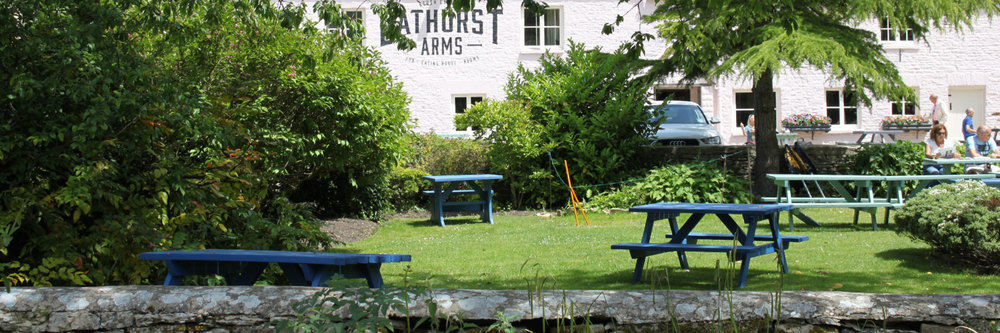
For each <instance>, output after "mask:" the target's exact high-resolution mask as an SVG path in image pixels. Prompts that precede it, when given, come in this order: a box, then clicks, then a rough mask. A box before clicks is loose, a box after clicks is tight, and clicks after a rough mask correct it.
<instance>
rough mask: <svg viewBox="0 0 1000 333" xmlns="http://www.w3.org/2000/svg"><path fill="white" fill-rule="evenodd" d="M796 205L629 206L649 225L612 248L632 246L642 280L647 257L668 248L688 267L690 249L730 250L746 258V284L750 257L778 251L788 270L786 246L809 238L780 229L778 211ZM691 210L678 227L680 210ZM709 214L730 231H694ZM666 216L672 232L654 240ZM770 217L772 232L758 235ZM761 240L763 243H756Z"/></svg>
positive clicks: (637, 274)
mask: <svg viewBox="0 0 1000 333" xmlns="http://www.w3.org/2000/svg"><path fill="white" fill-rule="evenodd" d="M790 209H792V205H780V204H765V205H760V204H726V203H663V202H661V203H654V204H648V205H642V206H635V207H632V208H629V211H630V212H641V213H646V226H645V228H643V231H642V240H641V242H640V243H619V244H615V245H612V246H611V248H612V249H622V250H629V253H630V254H631V256H632V258H633V259H635V260H636V262H635V271H634V273H633V275H632V281H633V282H639V280H640V279H641V278H642V269H643V265H644V264H645V261H646V257H648V256H651V255H656V254H660V253H665V252H674V251H676V252H677V257H678V259H679V260H680V265H681V267H682V268H685V269H687V268H688V263H687V254H686V252H726V253H729V254H730V258H731V259H732V260H740V261H742V263H741V265H740V275H739V281H738V282H737V287H744V286H746V280H747V272H748V271H749V269H750V258H753V257H756V256H760V255H764V254H768V253H775V252H777V254H778V259H779V260H780V262H781V269H782V270H783V271H784V272H785V273H788V263H787V262H786V260H785V251H784V250H785V249H786V248H788V245H789V242H803V241H806V240H809V237H806V236H788V235H782V234H781V233H780V232H779V231H778V216H777V213H778V212H781V211H786V210H790ZM683 213H688V214H691V215H690V216H689V217H688V219H687V221H686V222H684V225H683V226H681V227H680V228H678V227H677V216H678V215H679V214H683ZM705 214H715V215H716V216H718V218H719V220H720V221H721V222H722V224H723V225H725V226H726V228H727V229H729V231H730V233H718V234H716V233H692V232H691V231H692V230H693V229H694V227H695V226H696V225H697V224H698V223H699V222H701V221H702V220H703V217H705ZM732 215H738V216H742V217H743V224H745V225H746V231H744V230H743V228H742V227H740V225H739V224H737V223H736V221H735V220H734V219H733V217H732ZM662 219H668V220H669V221H670V232H671V233H669V234H667V235H666V236H667V238H668V239H669V240H670V241H669V242H667V243H650V238H651V237H652V234H653V224H654V222H656V221H658V220H662ZM762 219H766V220H768V229H770V231H771V232H770V235H757V222H758V221H760V220H762ZM700 239H707V240H731V241H732V240H735V241H736V242H737V244H736V245H706V244H698V240H700ZM755 241H760V243H755Z"/></svg>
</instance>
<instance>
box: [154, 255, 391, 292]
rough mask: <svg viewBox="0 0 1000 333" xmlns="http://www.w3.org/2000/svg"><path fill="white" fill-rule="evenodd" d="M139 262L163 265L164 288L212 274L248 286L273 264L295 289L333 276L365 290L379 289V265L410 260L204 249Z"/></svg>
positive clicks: (380, 279)
mask: <svg viewBox="0 0 1000 333" xmlns="http://www.w3.org/2000/svg"><path fill="white" fill-rule="evenodd" d="M139 259H142V260H164V261H166V262H167V279H166V280H164V281H163V285H165V286H179V285H181V279H182V278H183V277H185V276H192V275H212V274H219V275H222V276H223V277H225V278H226V283H228V284H229V285H235V286H249V285H253V282H254V281H256V280H257V277H258V276H260V273H261V272H263V271H264V267H266V266H267V264H268V263H277V264H278V266H280V267H281V270H282V272H284V273H285V277H286V278H288V281H289V282H290V283H291V284H292V285H296V286H313V287H318V286H322V285H324V284H326V282H327V281H328V280H330V277H332V276H333V275H334V274H342V275H344V277H347V278H365V280H366V281H367V282H368V287H370V288H381V287H382V273H381V272H380V268H381V266H382V264H383V263H390V262H401V261H410V255H406V254H360V253H317V252H292V251H262V250H220V249H208V250H200V251H159V252H143V253H141V254H139Z"/></svg>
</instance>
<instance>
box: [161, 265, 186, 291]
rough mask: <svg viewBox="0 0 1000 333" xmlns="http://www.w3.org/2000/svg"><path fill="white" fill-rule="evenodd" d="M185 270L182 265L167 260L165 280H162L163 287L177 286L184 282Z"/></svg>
mask: <svg viewBox="0 0 1000 333" xmlns="http://www.w3.org/2000/svg"><path fill="white" fill-rule="evenodd" d="M186 271H187V269H186V268H185V267H184V264H183V263H178V262H176V261H173V260H167V279H166V280H163V285H164V286H179V285H181V283H182V282H183V280H184V276H185V275H187V274H185V272H186Z"/></svg>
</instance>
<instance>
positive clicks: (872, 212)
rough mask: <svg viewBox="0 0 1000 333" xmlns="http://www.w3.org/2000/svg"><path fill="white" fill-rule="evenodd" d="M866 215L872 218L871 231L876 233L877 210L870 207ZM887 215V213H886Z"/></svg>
mask: <svg viewBox="0 0 1000 333" xmlns="http://www.w3.org/2000/svg"><path fill="white" fill-rule="evenodd" d="M886 209H888V208H886ZM867 213H868V215H871V217H872V230H874V231H878V208H875V207H872V208H869V209H868V211H867ZM886 214H888V213H886Z"/></svg>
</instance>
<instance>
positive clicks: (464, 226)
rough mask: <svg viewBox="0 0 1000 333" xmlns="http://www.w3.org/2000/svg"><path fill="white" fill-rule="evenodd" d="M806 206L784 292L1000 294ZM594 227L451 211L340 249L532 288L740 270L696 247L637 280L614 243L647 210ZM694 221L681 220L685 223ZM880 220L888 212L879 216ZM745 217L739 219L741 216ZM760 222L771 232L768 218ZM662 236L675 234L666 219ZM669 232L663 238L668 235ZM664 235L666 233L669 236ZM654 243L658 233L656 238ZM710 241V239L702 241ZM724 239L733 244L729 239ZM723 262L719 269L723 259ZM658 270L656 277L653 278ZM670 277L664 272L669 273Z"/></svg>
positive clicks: (708, 224)
mask: <svg viewBox="0 0 1000 333" xmlns="http://www.w3.org/2000/svg"><path fill="white" fill-rule="evenodd" d="M806 213H807V214H809V215H810V216H812V217H813V218H815V219H816V220H817V221H819V222H820V223H821V224H822V225H823V227H807V226H805V225H804V224H803V223H801V222H796V230H795V232H787V222H786V220H785V219H786V218H787V214H783V215H782V220H781V222H782V231H784V232H787V234H791V235H804V236H809V241H807V242H803V243H792V244H791V246H790V247H789V249H788V251H787V252H786V256H787V259H788V268H789V272H790V274H787V275H785V276H784V286H783V290H838V291H854V292H876V293H878V292H887V293H996V292H998V290H1000V276H997V275H979V274H977V273H976V272H974V271H973V270H971V269H967V268H965V267H962V266H960V265H957V264H954V263H953V261H952V260H949V259H946V258H941V257H938V256H936V255H935V254H934V253H933V252H932V251H931V250H930V248H929V247H928V246H927V245H925V244H923V243H920V242H917V241H913V240H911V239H909V238H907V237H906V236H903V235H899V234H896V232H895V231H893V229H894V225H892V224H890V225H889V226H885V225H882V226H880V230H879V231H872V230H871V224H870V223H866V221H867V218H866V215H865V214H862V217H861V219H862V222H861V223H860V224H858V225H853V224H852V223H851V218H852V214H853V213H852V211H851V210H849V209H809V210H806ZM588 216H589V217H590V222H591V225H590V226H586V225H583V219H582V218H581V226H579V227H577V226H576V222H575V221H574V218H573V215H572V214H570V215H568V216H555V217H541V216H508V215H503V214H496V215H495V216H494V219H495V223H496V224H494V225H489V224H485V223H481V222H479V221H478V219H477V218H475V217H472V216H470V217H452V218H449V219H446V220H445V223H447V224H448V225H447V226H446V227H440V226H437V225H436V224H432V223H431V222H430V221H429V220H428V218H419V219H394V220H391V221H389V222H388V223H385V224H383V225H381V226H380V228H379V230H378V232H377V233H376V234H375V235H374V236H372V237H370V238H368V239H366V240H363V241H361V242H358V243H353V244H348V245H344V246H341V247H339V248H338V251H342V252H360V253H397V254H410V255H413V261H412V262H410V263H409V265H410V266H412V270H413V272H412V273H411V274H410V276H411V278H413V279H414V280H415V281H416V284H418V285H424V286H427V287H431V288H473V289H526V288H528V287H527V286H528V283H532V282H536V281H544V283H545V284H546V289H554V290H559V289H648V288H651V286H653V285H657V288H660V289H663V288H666V287H665V285H666V283H667V282H669V284H670V288H671V289H702V290H718V289H720V287H719V286H718V283H717V282H716V280H717V279H716V276H717V275H722V276H726V275H729V276H734V275H735V273H734V271H738V270H739V265H738V263H737V264H736V265H735V267H733V268H730V267H731V265H730V264H729V262H728V260H727V259H726V255H725V254H722V253H704V252H695V253H690V252H689V254H688V262H689V263H690V266H691V269H690V271H687V270H682V269H680V266H679V264H678V262H677V255H676V254H674V253H664V254H661V255H656V256H653V257H650V258H648V259H647V260H646V274H645V276H646V280H647V282H644V283H637V284H634V283H631V278H632V270H633V268H634V265H635V260H633V259H631V258H630V257H629V254H628V251H625V250H611V245H612V244H615V243H621V242H638V241H639V240H640V238H641V236H642V228H643V224H644V222H645V214H632V213H612V214H599V213H591V214H588ZM686 218H687V216H686V215H682V216H681V217H680V220H679V221H680V222H682V223H683V221H684V220H685V219H686ZM705 218H706V219H707V220H705V221H702V222H701V223H699V224H698V227H697V228H695V230H694V231H695V232H724V231H725V227H724V226H723V225H722V223H721V222H718V219H717V218H715V216H706V217H705ZM879 218H880V219H881V218H882V216H881V212H880V215H879ZM738 222H741V221H739V220H738ZM761 223H762V224H761V225H760V227H759V228H758V229H759V230H762V232H765V233H766V227H765V226H764V224H763V223H764V222H761ZM653 231H654V232H653V234H654V237H655V236H656V235H662V234H664V233H666V232H668V231H669V226H668V225H667V223H666V221H658V222H657V224H656V226H655V228H654V230H653ZM661 237H662V236H661ZM661 239H662V238H661ZM654 241H657V240H655V238H654ZM702 243H708V241H702ZM723 243H725V242H723ZM717 265H718V266H720V267H721V268H720V269H717V268H716V266H717ZM405 267H406V265H405V264H398V263H397V264H386V265H383V267H382V274H383V277H384V278H385V280H386V283H389V284H394V285H400V284H401V283H402V278H403V275H404V268H405ZM654 271H655V272H656V273H654V274H652V275H654V276H659V277H658V278H654V279H653V281H654V282H649V281H648V280H650V279H649V276H650V275H651V274H650V273H651V272H654ZM778 272H779V269H778V264H777V260H776V256H775V255H774V254H769V255H764V256H760V257H756V258H754V259H753V260H752V261H751V265H750V274H749V276H748V281H747V287H746V288H743V289H742V290H762V291H767V290H775V289H776V288H777V284H778V283H777V281H778V280H779V274H778ZM664 275H665V276H667V277H668V278H664V277H663V276H664Z"/></svg>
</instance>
